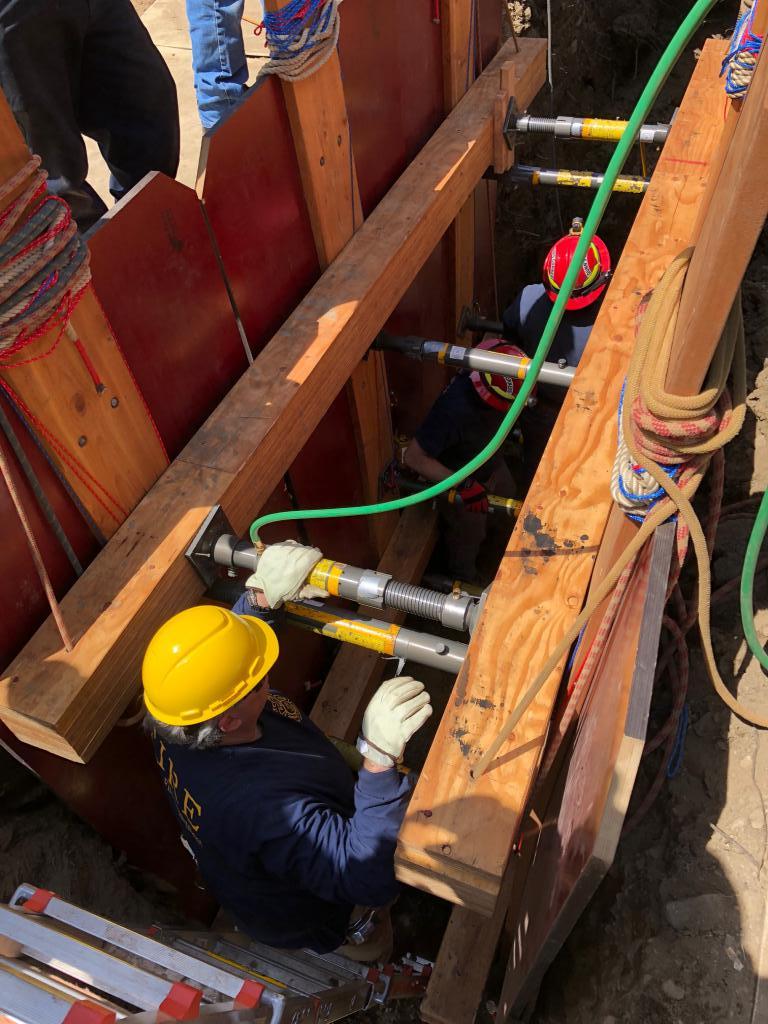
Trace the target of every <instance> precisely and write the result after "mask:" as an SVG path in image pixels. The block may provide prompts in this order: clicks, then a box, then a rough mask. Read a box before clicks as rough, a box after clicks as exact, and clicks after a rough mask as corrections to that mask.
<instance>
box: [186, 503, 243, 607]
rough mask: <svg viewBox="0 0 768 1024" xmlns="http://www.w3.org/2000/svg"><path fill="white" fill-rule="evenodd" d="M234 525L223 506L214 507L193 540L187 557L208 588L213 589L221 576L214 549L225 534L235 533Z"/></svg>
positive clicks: (187, 551)
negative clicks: (214, 557)
mask: <svg viewBox="0 0 768 1024" xmlns="http://www.w3.org/2000/svg"><path fill="white" fill-rule="evenodd" d="M235 532H236V531H235V530H233V529H232V524H231V523H230V521H229V520H228V519H227V517H226V516H225V515H224V512H223V510H222V507H221V505H214V506H213V508H212V509H211V511H210V512H209V513H208V515H207V516H206V517H205V520H204V521H203V524H202V526H201V527H200V529H199V530H198V531H197V533H196V534H195V536H194V537H193V538H192V542H191V543H190V545H189V547H188V548H187V550H186V551H185V552H184V555H185V557H186V558H187V559H188V560H189V561H190V562H191V563H192V565H193V566H194V567H195V569H196V570H197V572H198V575H199V576H200V578H201V579H202V581H203V583H205V585H206V587H211V586H213V584H214V583H215V582H216V580H217V579H218V578H219V576H220V570H219V567H218V566H217V565H216V563H215V562H214V560H213V548H214V545H215V544H216V541H217V540H218V539H219V537H221V535H222V534H224V533H235Z"/></svg>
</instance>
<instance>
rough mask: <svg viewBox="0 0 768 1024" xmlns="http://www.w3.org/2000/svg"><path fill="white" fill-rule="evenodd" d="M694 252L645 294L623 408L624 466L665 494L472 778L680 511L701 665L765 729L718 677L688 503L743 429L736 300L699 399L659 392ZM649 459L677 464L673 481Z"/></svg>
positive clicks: (698, 539)
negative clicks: (692, 566) (692, 569)
mask: <svg viewBox="0 0 768 1024" xmlns="http://www.w3.org/2000/svg"><path fill="white" fill-rule="evenodd" d="M692 251H693V250H691V249H689V250H686V251H685V252H684V253H682V254H681V255H680V256H678V257H677V258H676V259H675V260H674V261H673V262H672V264H671V265H670V267H669V268H668V269H667V272H666V273H665V275H664V277H663V278H662V280H661V281H660V282H659V284H658V285H657V287H656V289H655V290H654V292H653V295H652V296H651V299H650V302H649V303H648V308H647V310H646V312H645V315H644V317H643V320H642V324H641V326H640V330H639V332H638V337H637V342H636V345H635V349H634V352H633V355H632V360H631V362H630V367H629V372H628V374H627V382H626V394H625V400H624V403H623V409H622V435H623V439H624V442H625V443H626V446H627V449H628V452H629V455H630V457H631V460H632V462H633V463H634V464H636V465H638V466H642V467H643V468H644V469H645V471H646V472H647V473H648V474H649V475H650V477H651V478H652V479H653V480H654V481H655V482H656V485H657V487H660V488H662V489H663V490H664V492H665V497H664V498H662V499H661V500H659V501H655V502H654V503H653V504H652V505H651V506H650V507H649V508H648V509H647V511H646V514H645V516H644V519H643V522H642V525H641V526H640V529H639V530H638V532H637V534H636V535H635V537H634V538H633V541H632V543H631V544H629V545H628V547H627V548H626V550H625V551H624V552H623V553H622V555H621V556H620V558H619V559H618V560H617V561H616V563H615V564H614V566H613V568H612V569H611V571H610V572H609V573H608V574H607V576H606V578H605V579H604V580H603V582H602V583H601V584H600V586H599V587H597V588H596V590H595V592H594V594H593V596H592V599H591V600H590V602H589V604H588V605H587V607H586V608H585V609H584V610H583V611H582V613H581V614H580V615H579V616H578V617H577V619H576V620H575V622H574V623H573V625H572V627H571V629H570V630H569V631H568V633H567V634H566V635H565V637H563V639H562V640H561V642H560V643H559V644H558V645H557V647H556V648H555V650H554V651H553V652H552V653H551V655H550V656H549V658H548V659H547V661H546V663H545V665H544V667H543V668H542V670H541V671H540V672H539V674H538V675H537V676H536V678H535V679H534V680H533V682H532V683H531V685H530V686H529V687H528V689H527V690H526V691H525V694H524V695H523V697H522V699H521V700H520V702H519V703H518V704H517V706H516V708H515V710H514V711H513V713H512V714H511V715H510V717H509V718H508V719H507V721H506V722H505V723H504V725H503V727H502V729H501V730H500V731H499V733H498V734H497V736H496V737H495V738H494V740H493V742H492V743H491V744H490V746H489V747H488V749H487V750H486V752H485V753H484V754H483V755H482V757H481V758H480V759H479V760H478V762H477V764H476V765H475V767H474V769H473V771H472V775H473V776H474V777H475V778H477V777H479V776H480V775H481V774H482V773H483V772H484V771H485V770H486V768H487V767H488V765H489V764H490V762H491V761H492V760H493V758H494V757H495V756H496V754H497V753H498V751H499V749H500V748H501V746H502V744H503V743H504V742H505V741H506V740H507V739H508V738H509V736H510V734H511V733H512V731H513V730H514V728H515V727H516V725H517V723H518V722H519V721H520V719H521V718H522V716H523V715H524V714H525V712H526V710H527V709H528V707H530V705H531V703H532V702H533V701H534V699H535V698H536V696H537V695H538V693H539V692H540V691H541V689H542V688H543V687H544V685H545V683H546V682H547V680H548V679H549V677H550V676H551V674H552V673H553V672H554V671H555V669H556V668H557V666H558V664H559V663H560V661H561V659H562V658H563V657H564V656H565V655H566V654H567V652H568V649H569V648H570V646H571V644H572V643H573V642H574V640H575V639H576V638H577V636H578V635H579V632H580V630H581V628H582V626H583V625H584V624H585V623H586V622H587V620H588V619H589V618H590V616H591V615H593V614H594V612H595V611H596V609H597V608H598V607H599V606H600V604H601V603H602V602H603V600H604V599H605V598H606V597H608V595H609V594H610V593H611V591H612V590H613V589H614V587H615V585H616V583H617V581H618V580H619V579H620V577H621V575H622V573H623V572H624V570H625V569H626V567H627V566H628V565H629V563H630V562H631V561H632V560H633V559H634V558H635V557H636V556H637V554H638V553H639V551H640V550H641V548H642V547H643V545H644V544H645V542H646V541H647V540H648V538H649V537H650V536H651V535H652V534H653V532H654V530H655V529H656V527H657V526H659V525H660V524H661V523H663V522H665V521H666V520H667V519H668V518H669V516H670V515H672V514H675V513H678V514H679V520H678V530H677V534H678V565H677V570H676V573H675V574H674V575H675V576H676V575H677V574H678V573H679V568H680V565H681V564H682V557H684V553H685V545H686V544H687V539H688V536H690V539H691V541H692V542H693V547H694V551H695V553H696V559H697V564H698V574H699V589H698V619H699V630H700V633H701V640H702V647H703V651H704V658H705V661H706V664H707V669H708V671H709V675H710V678H711V680H712V683H713V685H714V687H715V690H716V691H717V693H718V695H719V696H720V697H721V699H722V700H723V701H724V703H725V704H726V705H727V706H728V707H729V708H730V709H731V710H732V711H733V712H734V713H735V714H737V715H739V716H740V717H741V718H743V719H745V720H746V721H748V722H750V723H751V724H753V725H757V726H760V727H761V728H768V718H766V717H764V716H761V715H758V714H757V713H755V712H753V711H751V710H750V709H748V708H746V707H744V706H743V705H742V704H741V703H740V702H739V701H738V700H737V699H736V698H735V697H734V696H733V694H731V693H730V691H729V690H728V688H727V687H726V685H725V683H724V682H723V680H722V678H721V676H720V673H719V670H718V667H717V662H716V660H715V655H714V651H713V649H712V637H711V630H710V596H711V571H710V564H709V551H708V539H707V537H705V535H704V531H703V529H702V527H701V523H700V522H699V520H698V517H697V515H696V513H695V511H694V509H693V506H692V505H691V498H692V497H693V495H694V494H695V493H696V490H697V489H698V486H699V484H700V483H701V480H702V478H703V476H704V473H705V471H706V469H707V466H708V465H709V463H710V461H711V460H712V458H713V456H715V454H716V453H717V452H720V453H721V454H722V452H721V449H722V448H723V447H724V446H725V445H726V444H727V443H728V442H729V441H730V440H732V439H733V438H734V437H735V436H736V435H737V434H738V432H739V430H740V429H741V427H742V424H743V422H744V417H745V413H746V363H745V351H744V327H743V323H742V318H741V298H740V296H737V298H736V301H735V302H734V304H733V307H732V309H731V312H730V314H729V316H728V320H727V322H726V325H725V328H724V330H723V333H722V336H721V338H720V343H719V345H718V348H717V351H716V353H715V356H714V358H713V360H712V365H711V367H710V371H709V374H708V377H707V381H706V383H705V385H704V388H703V389H702V391H701V393H700V394H698V395H694V396H692V397H682V396H678V395H673V394H670V393H669V392H667V391H666V389H665V383H664V382H665V379H666V372H667V366H668V364H669V358H670V352H671V347H672V338H673V335H674V330H675V324H676V321H677V311H678V307H679V302H680V296H681V294H682V288H683V283H684V280H685V274H686V270H687V267H688V264H689V262H690V258H691V253H692ZM729 375H732V387H733V401H732V400H731V397H730V394H729V391H728V390H727V388H726V384H727V381H728V378H729ZM657 459H661V460H663V461H665V462H667V463H668V464H676V465H678V466H680V469H679V472H678V477H677V479H676V480H675V479H673V478H672V477H671V476H670V475H669V473H667V472H666V471H665V469H664V468H663V466H662V465H661V464H660V463H659V461H657ZM635 508H636V507H635Z"/></svg>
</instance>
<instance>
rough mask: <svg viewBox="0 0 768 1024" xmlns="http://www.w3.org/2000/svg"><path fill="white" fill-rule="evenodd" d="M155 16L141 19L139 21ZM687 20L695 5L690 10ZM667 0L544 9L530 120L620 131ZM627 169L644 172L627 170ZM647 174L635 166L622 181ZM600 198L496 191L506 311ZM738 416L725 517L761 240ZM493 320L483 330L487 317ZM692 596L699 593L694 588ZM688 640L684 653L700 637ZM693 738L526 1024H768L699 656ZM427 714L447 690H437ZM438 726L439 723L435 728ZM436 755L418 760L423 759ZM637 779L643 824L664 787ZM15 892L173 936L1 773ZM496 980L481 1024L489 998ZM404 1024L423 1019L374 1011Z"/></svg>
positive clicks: (757, 375) (550, 157)
mask: <svg viewBox="0 0 768 1024" xmlns="http://www.w3.org/2000/svg"><path fill="white" fill-rule="evenodd" d="M151 2H152V0H136V6H137V7H138V8H139V9H140V10H142V9H143V8H144V7H146V6H149V3H151ZM684 6H685V7H687V4H686V5H684ZM510 7H511V9H512V13H513V18H514V21H515V26H516V29H517V31H519V32H533V33H535V34H538V33H541V32H542V31H543V29H544V27H545V24H546V4H545V3H544V0H531V2H529V3H525V2H523V3H513V4H511V5H510ZM680 7H681V5H678V4H665V3H663V2H661V0H614V2H611V3H607V4H606V3H597V2H596V0H552V4H551V8H552V11H551V13H552V24H553V43H554V61H553V65H554V90H553V93H552V95H550V94H549V93H547V92H546V91H545V92H544V93H543V94H542V96H541V97H540V98H539V100H538V101H537V104H536V106H535V107H534V108H533V112H534V113H541V114H549V113H550V112H552V111H554V112H556V113H563V114H572V115H585V116H588V115H592V116H603V117H618V116H626V115H627V114H628V112H629V111H630V110H631V107H632V104H633V102H634V100H635V99H636V98H637V96H638V95H639V92H640V89H641V87H642V85H643V83H644V81H645V79H646V77H647V74H648V73H649V71H650V69H651V67H652V65H653V63H654V62H655V60H656V59H657V57H658V55H659V53H660V50H661V41H662V40H665V39H668V38H669V37H670V35H671V33H672V31H673V29H674V26H675V25H676V24H677V22H678V20H679V17H680ZM737 8H738V4H737V3H736V2H735V0H730V2H728V3H723V4H721V5H720V6H719V7H718V8H716V10H715V14H714V16H713V18H712V19H711V20H710V21H709V22H708V23H707V25H706V26H705V30H704V31H703V32H702V33H700V34H699V37H698V38H697V40H696V42H695V45H694V46H692V47H691V49H690V52H689V53H688V54H687V55H686V57H685V58H684V60H683V61H682V62H681V64H680V65H679V67H678V68H677V69H676V71H675V73H674V74H673V76H672V78H671V80H670V82H669V83H668V85H667V87H666V89H665V91H664V95H663V97H662V99H661V101H660V104H659V106H658V108H657V112H656V113H655V115H654V119H658V120H665V119H668V118H669V117H670V116H671V114H672V112H673V109H674V106H675V103H676V102H677V101H679V98H680V97H681V95H682V92H683V90H684V87H685V83H686V82H687V80H688V78H689V77H690V74H691V71H692V68H693V62H694V60H695V46H700V45H701V44H702V42H703V40H704V38H706V36H707V35H712V34H716V33H725V32H728V31H730V29H731V27H732V25H733V21H734V19H735V14H736V13H737ZM522 159H523V161H524V162H526V163H532V164H536V163H539V164H541V165H543V166H555V165H560V166H567V167H574V166H577V167H580V168H593V169H599V168H601V167H602V166H604V164H605V162H606V151H605V147H601V146H598V145H587V144H580V143H571V144H568V145H565V144H562V143H559V144H558V145H557V146H556V147H554V146H553V144H552V142H551V140H541V139H540V140H537V141H536V142H535V144H531V145H526V147H525V149H524V150H523V153H522ZM634 159H635V160H636V161H637V160H638V158H637V157H635V158H634ZM628 170H629V171H631V172H633V173H639V171H640V166H639V162H636V164H635V165H633V166H631V167H630V168H628ZM590 198H591V196H590V195H589V194H588V193H584V192H581V191H580V190H579V191H578V192H577V191H576V190H563V191H562V192H560V193H559V194H557V193H555V192H554V191H552V190H540V191H530V190H529V189H527V188H522V187H517V188H512V187H505V186H502V187H501V189H500V204H499V221H498V237H497V272H498V280H499V294H500V297H501V300H502V303H503V302H504V300H505V299H509V298H511V297H512V295H513V294H514V292H515V290H516V289H517V288H518V287H519V286H520V284H521V282H524V281H526V280H533V279H535V278H536V277H537V276H538V268H539V266H540V264H541V261H542V260H543V256H544V254H545V252H546V250H547V248H548V246H549V244H551V241H552V240H553V239H554V238H556V237H557V236H558V234H559V233H560V231H561V226H565V227H567V225H568V224H569V223H570V219H571V218H572V217H573V216H576V215H582V216H583V215H585V213H586V210H587V208H588V205H589V200H590ZM636 206H637V199H636V198H635V197H632V196H617V197H616V198H615V199H614V201H613V202H612V204H611V207H610V209H609V212H608V215H607V217H606V220H605V222H604V225H603V227H602V229H601V233H602V234H603V235H604V237H605V238H606V240H607V241H608V243H609V245H610V246H611V247H612V250H613V252H614V253H615V254H618V253H619V252H620V249H621V245H622V244H623V240H624V238H625V237H626V234H627V231H628V229H629V225H630V224H631V220H632V217H633V215H634V211H635V209H636ZM743 302H744V312H745V320H746V330H747V346H748V360H749V381H750V385H753V386H754V390H753V391H752V394H751V395H750V399H749V413H748V418H747V425H746V427H745V429H744V432H743V433H742V435H741V436H740V437H739V438H738V439H737V441H736V442H734V443H733V444H732V445H731V447H730V449H729V451H728V453H727V469H726V499H725V500H726V505H728V504H732V503H734V502H740V501H743V500H744V499H746V498H749V496H750V495H752V494H757V493H759V492H761V491H762V490H763V489H764V488H765V487H766V485H768V369H766V358H765V357H766V354H768V327H767V326H766V324H768V243H767V242H766V239H765V238H763V239H762V240H761V243H760V245H759V246H758V249H757V252H756V254H755V257H754V259H753V261H752V263H751V265H750V267H749V270H748V273H747V276H746V279H745V281H744V287H743ZM487 312H493V311H490V310H489V311H487ZM755 507H756V506H754V505H753V506H752V508H751V509H747V511H746V514H745V513H743V512H742V513H741V514H737V515H731V516H730V517H727V518H725V519H724V520H723V522H722V524H721V528H720V530H719V533H718V538H717V545H716V548H715V552H714V559H713V571H714V585H715V587H719V586H722V585H723V584H726V583H727V582H728V581H730V580H732V579H734V578H735V577H737V576H738V574H739V572H740V567H741V559H742V557H743V552H744V548H745V546H746V538H747V535H748V532H749V529H750V526H751V515H753V514H754V508H755ZM689 586H690V581H689ZM756 606H757V609H758V611H757V627H758V632H759V635H760V636H761V638H763V639H768V586H766V579H765V574H763V576H762V577H761V578H760V579H759V580H758V589H757V594H756ZM691 635H692V634H691ZM713 635H714V641H715V648H716V651H717V655H718V660H719V664H720V669H721V672H722V674H723V677H724V678H725V679H726V681H727V682H729V683H730V685H731V686H732V688H733V689H734V690H735V691H737V692H738V694H739V696H740V698H741V699H742V700H744V701H745V702H746V703H748V704H750V705H751V706H753V707H756V708H759V709H762V711H763V713H768V689H767V688H766V680H765V677H764V675H763V673H762V671H761V670H760V668H759V665H758V664H757V663H756V662H755V660H754V659H753V658H752V657H751V656H749V655H748V653H747V651H746V648H745V643H744V640H743V637H742V634H741V628H740V622H739V613H738V600H737V588H732V589H731V591H730V593H728V592H727V591H726V595H725V597H723V598H722V599H720V600H719V601H718V603H717V604H716V606H715V608H714V614H713ZM691 646H692V655H691V658H692V660H691V681H690V689H689V698H688V705H689V714H690V725H689V728H688V732H687V735H686V737H685V748H684V757H683V762H682V769H681V771H680V773H679V774H678V775H677V776H676V777H675V778H674V779H671V780H669V782H668V783H667V784H666V785H665V786H664V788H663V789H662V791H661V793H660V795H659V797H658V799H657V800H656V802H655V804H654V805H653V807H652V808H651V810H650V812H649V813H648V814H647V815H646V816H645V818H644V819H643V821H642V822H641V824H640V825H639V826H638V827H637V828H636V829H635V830H634V832H632V833H631V834H630V835H629V836H628V837H627V838H626V839H625V840H623V841H622V842H621V844H620V846H619V850H618V854H617V857H616V861H615V863H614V865H613V867H612V868H611V869H610V871H609V873H608V876H607V877H606V879H605V881H604V882H603V884H602V886H601V887H600V889H599V891H598V893H597V895H596V897H595V899H594V900H593V901H592V903H591V905H590V906H589V908H588V910H587V911H586V913H585V914H584V915H583V917H582V919H581V920H580V921H579V923H578V924H577V926H576V928H575V929H574V931H573V933H572V934H571V936H570V938H569V939H568V941H567V942H566V944H565V946H564V948H563V949H562V951H561V952H560V954H559V955H558V957H557V959H556V960H555V962H554V964H553V966H552V967H551V969H550V970H549V972H548V974H547V976H546V978H545V980H544V983H543V986H542V989H541V993H540V997H539V1000H538V1003H537V1005H536V1007H535V1008H534V1009H533V1010H532V1012H531V1015H530V1020H532V1021H533V1022H535V1024H619V1022H622V1024H704V1022H706V1024H720V1022H726V1021H728V1022H735V1024H759V1022H763V1021H768V993H766V991H765V990H764V989H765V981H761V979H762V978H764V977H765V975H766V974H767V973H768V927H767V926H766V912H765V911H766V872H765V864H766V851H767V850H768V824H767V819H766V800H767V799H768V738H766V736H765V734H763V733H759V732H757V731H756V730H754V729H751V728H749V727H748V726H746V725H744V724H743V723H741V722H740V721H738V720H736V719H734V718H733V717H732V716H730V714H729V713H728V712H727V711H726V709H725V708H724V707H723V706H722V704H721V703H720V701H719V700H718V699H717V697H716V696H715V695H714V693H713V691H712V689H711V686H710V684H709V682H708V679H707V676H706V672H705V671H704V668H703V664H702V662H701V658H700V655H699V653H698V650H697V649H696V645H695V640H694V641H692V644H691ZM429 685H430V688H431V689H433V692H434V694H435V703H436V704H438V705H439V702H440V699H441V696H442V699H443V700H445V699H447V695H448V685H447V683H446V681H445V679H442V678H441V677H439V676H438V675H437V674H436V675H435V677H434V678H433V679H432V678H431V679H430V680H429ZM669 700H670V697H669V693H668V691H667V687H666V684H662V685H660V686H659V687H658V689H657V692H656V694H655V697H654V708H653V711H652V725H653V724H658V723H660V722H661V721H663V720H664V717H665V715H666V713H667V710H668V707H669ZM434 717H435V719H437V718H438V716H437V715H435V716H434ZM428 742H429V736H427V735H424V736H420V737H419V744H418V745H417V747H418V748H419V749H415V750H413V751H412V752H411V756H412V757H413V762H414V764H417V763H418V761H419V757H420V756H423V753H424V751H425V749H426V745H427V743H428ZM657 756H658V755H655V756H654V755H652V756H651V757H649V758H648V759H647V763H644V764H643V766H642V768H641V772H640V776H639V779H638V783H637V787H636V793H635V798H634V799H635V805H636V804H637V802H638V801H639V799H641V798H642V796H643V795H644V793H645V792H646V791H647V789H648V787H649V785H650V783H651V781H652V779H653V778H654V776H655V774H656V771H657V769H658V761H657V759H656V758H657ZM21 881H34V882H37V883H38V884H41V885H44V886H45V887H47V888H51V889H54V890H56V891H57V892H58V893H60V894H61V895H62V896H64V897H65V898H70V899H72V900H73V901H75V902H77V903H80V904H82V905H85V906H87V907H88V908H89V909H91V910H93V911H95V912H97V913H101V914H105V915H107V916H110V917H113V918H115V919H117V920H119V921H123V922H125V923H129V924H134V925H148V924H150V923H152V922H153V921H160V922H165V923H171V924H172V923H177V922H179V921H180V920H181V919H180V917H179V914H178V912H177V910H176V909H175V906H174V899H173V893H172V892H171V891H169V889H168V887H167V886H165V885H164V884H162V883H160V882H158V881H157V880H156V879H153V878H149V877H147V876H145V875H141V874H139V873H138V872H136V871H134V870H133V869H132V868H131V867H130V866H129V865H128V864H126V863H125V861H124V859H123V858H122V857H121V856H120V855H119V854H117V853H116V852H115V851H114V850H113V849H112V848H111V847H109V846H108V845H107V844H106V843H104V842H103V841H102V840H101V839H100V838H99V837H98V836H97V835H96V834H95V833H94V832H92V831H91V830H90V829H89V828H87V827H86V826H85V825H83V824H82V823H81V822H79V821H78V820H77V819H75V818H74V817H73V816H72V815H71V814H70V813H69V812H68V811H67V809H66V808H65V807H63V806H62V805H61V804H59V803H58V802H57V801H56V799H55V798H54V797H53V796H52V795H51V794H50V792H49V791H48V790H46V789H45V787H44V786H42V785H41V784H40V783H38V782H37V781H36V780H34V779H33V778H32V777H31V776H30V775H29V774H28V773H27V772H26V770H25V769H23V768H21V767H20V766H19V765H18V764H17V763H16V762H15V761H13V760H12V759H11V758H8V757H6V758H4V760H3V761H2V764H0V893H2V894H8V895H10V894H11V893H12V892H13V889H14V887H15V886H16V885H17V884H18V883H20V882H21ZM449 911H450V908H449V907H448V906H447V905H445V904H443V903H441V902H440V901H437V900H433V899H431V898H429V897H427V896H425V895H423V894H421V893H417V892H412V891H409V892H407V893H406V894H405V895H404V897H403V899H402V900H401V901H400V903H399V905H398V907H397V908H396V914H395V917H396V929H397V936H398V946H399V947H400V949H401V951H403V952H404V951H406V949H408V950H411V951H414V952H418V953H420V954H421V955H424V956H428V957H433V956H434V955H435V954H436V952H437V948H438V943H439V937H440V934H441V932H442V929H443V926H444V924H445V922H446V920H447V917H448V914H449ZM498 991H499V990H498V977H495V980H492V983H491V984H490V985H489V989H488V992H487V994H486V1001H485V1002H484V1003H483V1005H482V1006H481V1008H480V1019H483V1020H487V1019H489V1017H490V1015H491V1014H492V1013H493V1010H494V999H495V998H497V997H498ZM365 1016H366V1017H371V1018H373V1016H377V1017H378V1018H379V1019H388V1020H403V1021H405V1020H413V1019H415V1018H416V1008H415V1007H414V1006H413V1005H412V1004H410V1005H402V1006H398V1007H396V1008H392V1009H387V1010H384V1011H381V1012H380V1013H379V1014H377V1015H374V1014H370V1015H365Z"/></svg>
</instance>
